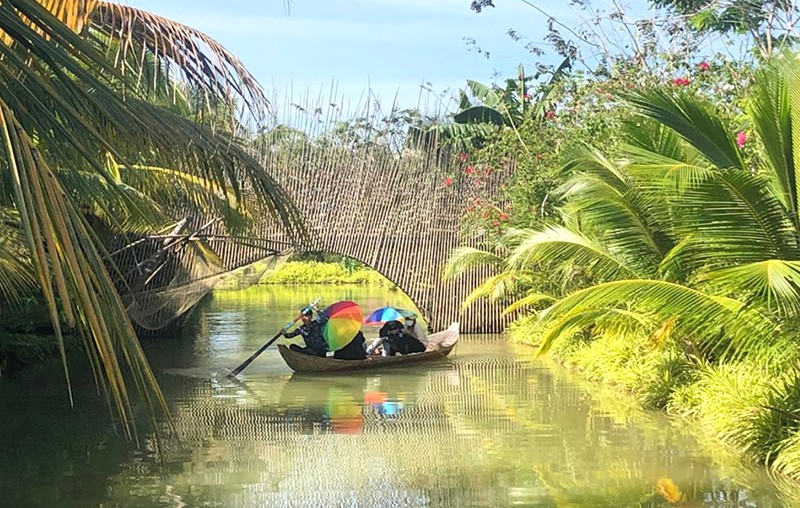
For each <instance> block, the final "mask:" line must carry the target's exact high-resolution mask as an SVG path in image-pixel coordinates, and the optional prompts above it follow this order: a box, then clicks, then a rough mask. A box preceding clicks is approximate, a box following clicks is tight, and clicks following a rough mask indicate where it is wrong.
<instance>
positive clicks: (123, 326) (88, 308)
mask: <svg viewBox="0 0 800 508" xmlns="http://www.w3.org/2000/svg"><path fill="white" fill-rule="evenodd" d="M0 128H1V129H2V134H3V141H4V145H5V153H6V159H7V162H8V165H9V167H10V168H11V173H12V181H13V184H14V192H15V197H16V206H17V208H18V209H19V211H20V221H21V223H22V226H23V229H24V230H25V234H26V237H27V240H28V243H29V245H30V249H31V252H32V253H33V263H34V266H35V268H36V273H37V276H38V279H39V283H40V286H41V288H42V291H43V293H44V297H45V300H46V301H47V304H48V307H49V309H50V314H51V321H52V323H53V326H54V328H55V332H56V337H57V339H58V344H59V349H60V351H61V357H62V362H63V365H64V371H65V375H66V377H67V383H68V388H69V371H68V368H67V363H66V356H65V352H64V342H63V337H62V331H61V326H60V319H59V316H58V304H57V302H56V299H57V298H58V300H59V301H60V302H61V306H62V309H63V310H64V312H65V315H66V320H67V324H68V325H72V324H74V323H75V322H76V321H77V322H78V323H81V324H82V325H83V326H84V327H85V329H86V330H89V335H90V337H91V340H92V347H93V349H94V351H96V353H97V355H96V356H95V355H90V357H92V358H96V359H99V364H98V365H96V366H95V367H96V369H97V371H98V372H102V373H103V377H104V380H105V384H104V386H105V387H106V389H107V393H108V394H109V396H110V397H111V399H112V400H113V402H114V407H115V408H116V409H117V411H118V414H119V417H120V420H121V421H122V422H123V424H124V425H125V430H126V432H127V433H128V435H134V436H135V435H136V430H135V427H132V426H131V424H132V421H133V406H132V404H131V400H130V396H129V393H128V390H127V389H126V388H125V383H124V381H123V373H122V369H121V367H120V364H119V362H118V359H117V354H116V352H117V351H118V350H120V351H121V352H122V354H123V357H124V358H125V360H126V361H127V364H128V367H129V370H130V372H131V374H132V375H133V378H134V382H135V384H136V386H137V388H138V390H139V393H140V394H141V395H142V396H143V397H145V398H146V399H148V400H152V399H155V403H156V404H158V406H159V407H160V408H161V409H162V410H163V411H165V412H166V410H167V409H166V402H165V401H164V399H163V396H162V395H161V392H160V390H159V388H158V385H157V383H156V381H155V377H154V376H153V373H152V371H151V370H150V368H149V366H148V364H147V360H146V358H145V356H144V353H143V352H142V351H141V346H140V345H139V341H138V339H137V337H136V334H135V333H134V331H133V329H132V327H131V325H130V322H129V321H128V320H127V319H126V318H125V317H124V316H125V310H124V307H123V306H122V303H121V302H120V300H119V296H118V295H117V293H116V291H115V289H114V284H113V282H112V281H111V280H110V278H109V276H108V273H107V272H106V270H105V267H104V263H103V258H102V257H101V256H100V254H99V253H98V251H97V249H96V247H95V244H94V242H93V241H92V235H91V234H90V233H89V232H88V230H87V226H86V225H85V223H84V219H83V217H82V216H81V215H80V214H79V213H78V212H77V210H76V209H75V208H74V206H73V205H72V203H71V201H70V200H69V198H67V197H66V193H65V192H64V191H63V189H62V188H61V187H60V185H59V184H58V180H57V179H56V177H55V175H54V174H53V172H52V170H51V169H50V168H49V167H48V166H47V164H46V162H45V161H44V160H43V159H42V158H41V157H40V156H38V155H36V154H35V150H34V148H33V146H32V142H31V140H30V138H29V137H28V135H27V134H26V133H25V132H24V130H23V129H22V126H21V125H20V124H19V123H18V122H16V120H15V118H14V115H13V113H12V112H11V111H10V110H9V109H8V108H7V105H6V104H4V103H3V102H2V101H1V100H0ZM53 286H55V291H54V289H53ZM70 399H71V388H70Z"/></svg>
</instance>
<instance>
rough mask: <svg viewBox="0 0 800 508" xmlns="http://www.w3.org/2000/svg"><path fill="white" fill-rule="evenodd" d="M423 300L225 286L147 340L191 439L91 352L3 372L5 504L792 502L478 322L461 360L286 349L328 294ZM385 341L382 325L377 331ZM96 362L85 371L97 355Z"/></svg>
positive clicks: (364, 300)
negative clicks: (112, 410) (160, 438)
mask: <svg viewBox="0 0 800 508" xmlns="http://www.w3.org/2000/svg"><path fill="white" fill-rule="evenodd" d="M318 295H319V296H322V297H323V299H324V300H323V302H327V303H332V302H333V301H335V300H338V299H354V300H356V301H357V302H359V303H360V304H361V305H362V307H364V308H365V310H372V309H374V308H376V307H379V306H382V305H385V304H391V305H396V306H407V305H408V303H407V302H406V301H405V300H404V299H403V298H402V297H401V296H399V295H398V294H397V293H393V292H389V291H388V290H384V289H356V290H354V289H347V288H337V287H329V288H323V289H319V288H313V287H303V288H285V287H269V288H263V287H256V288H251V289H249V290H247V291H243V292H237V293H228V292H225V293H217V294H216V295H215V297H214V298H213V300H212V301H211V302H209V303H208V304H206V305H205V307H204V310H203V312H202V315H201V316H200V320H199V322H198V324H197V326H196V329H195V330H194V331H193V332H192V333H190V334H187V335H186V336H184V337H182V338H168V339H163V340H159V341H150V342H148V343H147V344H146V349H147V350H148V353H149V356H150V357H151V359H152V363H153V367H154V369H155V370H156V372H157V375H158V377H159V380H160V382H161V385H162V387H163V389H164V392H165V395H166V397H167V400H168V402H169V405H170V407H171V411H172V414H173V418H174V424H175V425H176V427H177V431H178V432H177V434H178V435H177V436H175V435H174V434H173V435H168V436H166V437H165V439H164V442H163V443H162V444H161V447H162V449H163V452H164V453H163V463H162V462H160V461H159V458H158V456H157V454H156V453H154V450H155V449H156V447H157V446H156V444H155V442H154V440H153V439H152V437H147V436H146V437H145V439H144V440H143V441H144V443H143V446H142V447H141V448H139V449H135V448H134V447H132V446H131V445H130V444H129V443H127V442H126V441H125V440H124V439H123V438H121V437H119V436H118V435H116V434H115V432H114V429H113V426H112V425H111V423H110V420H109V416H108V413H107V411H106V410H105V408H104V405H103V403H102V402H101V401H99V400H98V399H97V397H96V395H95V394H94V390H93V385H92V383H91V377H90V375H83V376H82V375H81V374H79V373H77V371H79V370H81V362H80V359H79V357H75V359H74V360H73V362H72V366H73V376H74V378H75V379H74V382H75V383H76V384H77V385H78V386H76V387H75V390H76V393H77V396H76V407H75V409H70V408H69V406H68V401H67V396H66V393H65V390H64V382H63V378H62V376H60V375H59V368H60V367H59V366H58V365H57V364H54V365H47V366H43V367H41V368H35V369H28V371H26V372H24V373H23V374H22V375H21V376H20V377H19V378H17V379H15V380H12V381H4V382H2V383H0V396H1V397H2V414H0V445H1V446H2V454H3V455H2V459H0V506H12V507H16V506H21V507H25V506H76V507H84V506H126V507H127V506H137V507H138V506H141V507H150V506H174V507H181V506H189V507H194V506H222V507H251V506H257V507H258V506H265V507H271V506H286V507H289V506H308V507H319V506H366V507H372V506H375V507H382V506H391V507H417V506H453V507H468V506H481V507H495V506H542V507H544V506H591V507H596V506H609V507H623V506H643V507H655V506H675V505H677V506H703V507H723V506H724V507H732V506H737V507H738V506H745V507H772V506H783V505H784V504H785V503H786V501H785V500H781V498H780V497H778V494H777V493H776V491H775V489H774V487H772V485H771V483H770V482H769V481H768V479H767V478H766V477H765V475H764V473H763V471H762V469H761V468H759V467H754V468H746V467H743V466H739V465H737V464H736V462H735V460H733V459H732V457H730V456H728V455H727V454H726V453H725V452H724V451H723V450H721V449H718V448H714V447H713V446H712V445H711V444H709V443H707V442H703V441H702V439H700V438H699V436H698V435H697V434H696V433H694V432H693V429H691V428H689V427H690V426H688V425H686V424H685V423H684V422H681V421H671V420H669V419H667V418H666V417H664V416H663V415H661V414H660V413H653V412H645V411H641V410H638V409H636V408H635V407H634V406H633V405H632V404H631V403H630V402H629V401H628V400H627V398H625V397H623V396H621V395H619V394H617V393H615V392H611V391H609V390H608V389H605V388H602V387H597V386H589V385H587V384H585V383H583V382H582V381H581V380H580V378H579V377H576V376H573V375H571V374H570V373H568V372H566V371H564V370H563V369H561V368H559V367H558V366H556V365H554V364H553V363H552V362H551V361H549V360H547V359H545V360H541V359H538V360H537V359H535V358H534V351H533V350H531V349H530V348H525V347H517V346H511V345H508V344H507V343H506V342H505V341H504V340H503V339H502V338H501V337H499V336H488V335H473V336H470V335H462V339H461V341H460V342H459V345H458V347H457V348H456V349H455V350H454V353H453V354H452V355H451V357H450V359H449V360H448V361H445V362H442V363H439V364H435V365H431V366H420V367H414V368H407V369H403V370H387V371H384V372H375V373H360V374H352V375H338V376H325V377H318V376H317V377H309V376H298V375H292V372H291V371H290V370H289V368H288V367H286V365H285V364H284V363H283V361H282V359H281V358H280V356H279V354H278V352H277V350H276V349H275V348H274V347H273V348H270V349H268V350H267V351H266V352H264V353H263V354H262V355H261V356H260V357H259V358H258V359H257V360H256V361H255V362H254V363H253V364H252V365H250V367H248V368H247V369H246V370H245V371H244V372H243V373H242V374H241V375H240V378H241V382H240V383H233V382H231V381H229V380H227V379H225V377H224V372H225V369H226V368H227V369H231V368H233V367H235V366H236V365H238V364H239V363H240V362H241V361H243V360H244V359H245V358H247V357H248V356H249V355H250V354H251V353H252V352H253V351H254V350H256V349H257V348H258V347H259V346H260V345H261V344H263V343H264V342H265V341H266V339H268V338H269V337H271V336H272V335H274V334H275V333H276V331H277V330H278V329H280V327H281V326H282V325H283V324H284V323H285V322H286V321H287V320H288V319H290V318H291V317H293V316H294V315H295V314H296V313H297V311H298V310H299V309H300V308H301V307H302V306H303V305H304V304H305V303H307V302H308V301H310V300H312V299H313V298H314V297H315V296H318ZM365 334H366V335H367V337H368V338H369V337H373V336H375V329H374V328H370V329H367V331H366V333H365ZM83 370H84V371H85V369H83Z"/></svg>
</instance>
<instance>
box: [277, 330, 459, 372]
mask: <svg viewBox="0 0 800 508" xmlns="http://www.w3.org/2000/svg"><path fill="white" fill-rule="evenodd" d="M458 336H459V332H458V323H453V324H451V325H450V327H449V328H447V330H444V331H442V332H438V333H434V334H431V335H429V336H428V340H427V347H428V349H429V350H426V351H425V352H423V353H411V354H407V355H398V356H368V357H367V358H366V359H365V360H340V359H338V358H333V357H330V356H327V357H322V356H313V355H307V354H303V353H298V352H296V351H292V350H291V349H289V348H288V347H287V346H286V345H284V344H279V345H278V351H280V353H281V356H282V357H283V360H284V361H285V362H286V365H288V366H289V367H290V368H291V369H292V370H293V371H295V372H336V371H347V370H365V369H380V368H384V367H394V366H398V365H410V364H413V363H422V362H430V361H435V360H441V359H443V358H445V357H446V356H447V355H449V354H450V351H452V350H453V348H454V347H455V345H456V342H458ZM431 348H433V349H431Z"/></svg>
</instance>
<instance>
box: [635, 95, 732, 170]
mask: <svg viewBox="0 0 800 508" xmlns="http://www.w3.org/2000/svg"><path fill="white" fill-rule="evenodd" d="M624 97H625V99H627V100H628V101H629V102H630V103H631V104H633V105H634V106H636V108H637V110H638V111H639V112H640V113H641V114H642V115H644V116H646V117H648V118H652V119H653V120H655V121H656V122H659V123H661V124H663V125H665V126H667V127H669V128H670V129H672V130H674V131H675V132H677V133H678V134H679V135H680V136H681V137H682V138H683V139H685V140H686V142H687V143H689V144H690V145H692V146H694V147H695V148H696V149H697V151H698V152H700V153H701V154H703V156H704V157H705V158H706V159H708V161H709V162H711V163H712V164H714V165H715V166H717V167H718V168H720V169H728V168H738V169H747V167H746V165H745V163H744V160H743V159H742V156H741V154H740V152H739V149H738V147H737V146H736V141H735V139H734V135H733V133H732V132H729V130H728V129H727V128H726V127H725V125H723V123H722V121H721V120H720V118H719V116H717V115H716V114H714V112H713V111H711V110H710V108H708V107H707V106H706V105H704V104H702V103H700V102H699V101H698V100H697V99H695V98H692V97H690V96H688V95H682V94H675V93H669V92H666V91H662V90H656V89H653V90H646V91H640V92H634V93H631V94H627V95H625V96H624Z"/></svg>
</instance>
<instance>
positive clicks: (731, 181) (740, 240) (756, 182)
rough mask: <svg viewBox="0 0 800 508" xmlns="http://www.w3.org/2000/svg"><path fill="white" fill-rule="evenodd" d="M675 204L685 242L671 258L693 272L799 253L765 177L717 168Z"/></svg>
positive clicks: (793, 256)
mask: <svg viewBox="0 0 800 508" xmlns="http://www.w3.org/2000/svg"><path fill="white" fill-rule="evenodd" d="M674 208H675V214H676V216H677V222H676V230H677V231H678V233H679V235H680V236H681V237H683V238H685V239H686V241H684V242H682V243H681V244H680V248H676V249H674V250H673V251H672V252H671V253H670V254H669V257H670V258H671V259H673V260H677V261H679V262H681V263H684V264H685V265H686V266H688V267H689V268H690V269H692V270H695V269H699V268H702V267H707V268H708V269H711V270H714V269H718V268H723V267H729V266H733V265H735V264H740V263H741V264H749V263H754V262H759V261H764V260H768V259H797V258H798V257H800V251H799V250H798V245H797V240H796V237H795V231H794V228H793V227H792V223H791V220H790V218H789V217H788V215H787V213H786V210H785V209H784V208H783V206H782V205H781V203H780V201H779V200H778V199H777V198H776V197H775V195H774V194H772V193H771V192H770V187H769V183H768V180H767V178H766V177H765V176H761V175H757V174H752V173H750V172H749V171H738V170H736V171H723V172H716V173H715V174H714V175H713V177H712V178H710V179H709V180H707V181H706V182H704V183H702V184H700V185H698V186H696V187H695V188H694V189H690V190H687V191H686V192H685V193H683V194H681V195H679V196H677V197H676V199H675V204H674Z"/></svg>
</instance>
